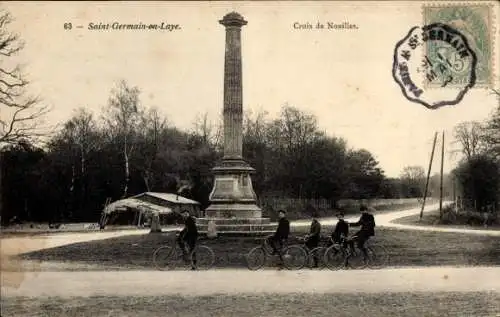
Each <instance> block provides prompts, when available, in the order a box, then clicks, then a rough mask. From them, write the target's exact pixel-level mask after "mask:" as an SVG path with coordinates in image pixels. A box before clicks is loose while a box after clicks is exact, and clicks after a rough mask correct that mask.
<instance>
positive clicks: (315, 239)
mask: <svg viewBox="0 0 500 317" xmlns="http://www.w3.org/2000/svg"><path fill="white" fill-rule="evenodd" d="M320 235H321V224H320V223H319V221H318V215H317V214H316V213H315V212H314V213H313V214H312V222H311V228H310V230H309V234H308V235H306V238H305V239H306V241H305V244H306V246H307V248H308V249H309V250H312V249H314V248H317V247H318V245H319V240H320ZM313 261H314V267H318V256H317V255H316V254H315V255H314V257H313Z"/></svg>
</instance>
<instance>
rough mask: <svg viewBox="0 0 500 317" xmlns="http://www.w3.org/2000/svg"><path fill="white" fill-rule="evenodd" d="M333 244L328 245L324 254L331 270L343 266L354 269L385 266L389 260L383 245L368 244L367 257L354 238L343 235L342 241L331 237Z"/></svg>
mask: <svg viewBox="0 0 500 317" xmlns="http://www.w3.org/2000/svg"><path fill="white" fill-rule="evenodd" d="M330 241H331V242H332V245H331V246H330V247H328V248H327V249H326V251H325V255H324V259H323V261H324V263H325V265H326V266H327V267H328V268H329V269H331V270H337V269H340V268H341V267H343V268H347V267H351V268H353V269H363V268H366V267H370V268H377V267H381V266H384V265H385V264H386V263H387V261H388V256H387V252H386V250H385V248H384V247H383V246H380V245H377V246H373V245H369V244H368V245H367V244H365V249H366V251H367V255H368V257H365V255H364V253H363V251H362V250H360V249H359V248H358V246H357V244H356V243H355V241H353V240H352V238H346V237H343V236H342V237H341V240H340V243H337V242H335V241H333V239H331V238H330Z"/></svg>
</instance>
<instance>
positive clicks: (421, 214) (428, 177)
mask: <svg viewBox="0 0 500 317" xmlns="http://www.w3.org/2000/svg"><path fill="white" fill-rule="evenodd" d="M437 136H438V133H437V132H436V133H434V142H433V144H432V152H431V160H430V161H429V169H428V170H427V181H426V183H425V191H424V201H423V202H422V209H421V210H420V220H422V217H423V215H424V208H425V200H426V199H427V190H428V189H429V179H430V177H431V168H432V160H433V159H434V149H435V148H436V140H437Z"/></svg>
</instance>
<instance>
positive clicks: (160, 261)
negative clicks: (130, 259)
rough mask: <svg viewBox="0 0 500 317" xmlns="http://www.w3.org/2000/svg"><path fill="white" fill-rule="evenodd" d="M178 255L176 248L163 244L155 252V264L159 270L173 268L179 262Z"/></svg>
mask: <svg viewBox="0 0 500 317" xmlns="http://www.w3.org/2000/svg"><path fill="white" fill-rule="evenodd" d="M177 258H178V255H177V252H176V250H175V248H172V247H169V246H162V247H159V248H157V249H156V250H155V251H154V252H153V264H154V266H155V268H156V269H157V270H160V271H164V270H171V269H173V268H174V267H175V266H176V264H177V263H176V262H178V259H177Z"/></svg>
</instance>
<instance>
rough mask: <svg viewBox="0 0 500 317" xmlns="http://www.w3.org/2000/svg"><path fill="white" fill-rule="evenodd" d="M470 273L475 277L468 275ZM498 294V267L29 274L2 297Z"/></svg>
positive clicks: (499, 275)
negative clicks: (400, 293)
mask: <svg viewBox="0 0 500 317" xmlns="http://www.w3.org/2000/svg"><path fill="white" fill-rule="evenodd" d="M471 276H473V277H474V278H471ZM406 291H412V292H448V291H454V292H476V291H493V292H500V268H486V267H482V268H449V267H439V268H425V269H422V268H406V269H384V270H348V271H328V270H323V271H309V270H303V271H276V270H263V271H248V270H210V271H205V272H204V271H195V272H192V271H172V272H159V271H129V272H109V271H108V272H41V273H38V274H32V273H28V274H26V276H25V281H24V282H23V283H22V285H21V286H20V287H19V288H17V289H15V288H8V289H7V288H5V289H4V288H2V296H6V297H13V296H30V297H31V296H35V297H39V296H43V297H45V296H58V297H73V296H106V295H109V296H157V295H175V294H177V295H183V296H199V295H209V294H239V293H266V292H269V293H297V292H300V293H355V292H363V293H378V292H406Z"/></svg>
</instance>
